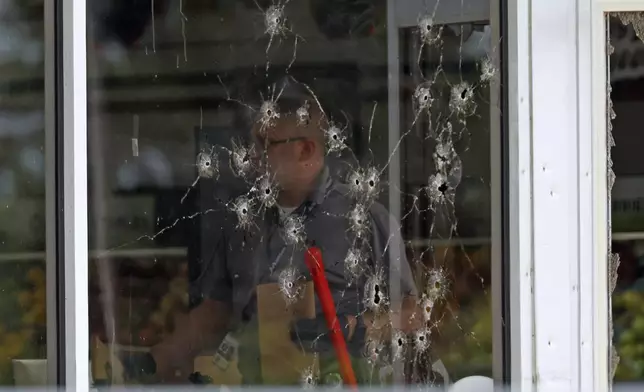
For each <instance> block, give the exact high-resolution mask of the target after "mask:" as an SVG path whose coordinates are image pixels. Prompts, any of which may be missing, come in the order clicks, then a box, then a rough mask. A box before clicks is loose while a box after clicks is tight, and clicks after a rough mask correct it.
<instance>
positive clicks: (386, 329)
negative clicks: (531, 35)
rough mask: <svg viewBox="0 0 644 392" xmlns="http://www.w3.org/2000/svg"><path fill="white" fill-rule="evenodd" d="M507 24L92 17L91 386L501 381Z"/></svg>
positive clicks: (172, 4)
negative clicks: (497, 270) (495, 307)
mask: <svg viewBox="0 0 644 392" xmlns="http://www.w3.org/2000/svg"><path fill="white" fill-rule="evenodd" d="M498 8H499V7H498V4H497V5H496V6H494V5H493V4H490V2H489V1H484V0H461V1H447V0H441V1H435V0H427V1H422V0H419V1H404V2H403V1H385V0H377V1H363V0H297V1H296V0H242V1H233V0H219V1H200V0H183V1H181V0H179V1H172V0H141V1H117V0H112V1H104V2H92V3H88V23H89V27H88V78H89V79H88V100H89V113H88V122H89V123H88V132H89V159H88V161H89V186H90V189H89V195H90V232H89V234H90V247H91V255H92V257H91V260H90V328H91V331H90V336H91V339H92V341H91V352H90V355H91V361H92V376H93V380H94V382H95V383H96V384H97V385H99V384H100V385H120V384H141V383H143V384H145V383H157V382H161V383H175V384H176V383H186V384H188V383H196V384H216V385H231V386H234V385H300V386H302V387H307V388H308V387H316V386H327V387H328V386H335V385H346V386H350V385H352V384H359V385H370V386H383V385H392V384H413V385H421V386H422V385H425V386H427V385H434V386H449V385H452V384H454V383H455V382H458V381H459V380H461V379H464V378H466V377H468V376H475V375H477V376H484V377H487V379H484V380H488V381H489V382H492V381H491V377H492V376H493V369H492V368H493V366H492V362H493V361H492V360H493V358H492V347H493V345H494V344H500V342H493V340H492V335H493V333H492V330H493V317H492V313H491V301H492V298H491V287H492V273H491V270H492V263H493V261H492V260H493V257H492V248H493V246H492V245H493V243H494V241H496V243H497V244H498V241H500V237H499V235H500V234H498V233H500V229H498V230H493V229H492V216H493V215H492V214H501V211H500V209H499V210H497V209H493V208H492V206H493V205H497V204H498V205H500V203H497V202H496V201H494V200H492V197H491V194H492V189H493V188H494V187H500V184H499V183H493V178H494V175H493V173H495V170H496V171H499V172H500V162H501V157H492V156H491V154H490V151H491V150H495V149H494V148H493V145H492V144H491V143H500V140H501V138H500V128H499V124H500V116H501V113H500V107H499V105H498V104H497V103H496V101H497V100H498V99H497V98H494V97H498V91H499V89H500V80H501V77H500V74H499V69H500V64H499V54H500V44H501V37H499V36H498V31H499V26H495V25H493V24H491V22H490V20H491V19H494V20H498V17H496V15H494V17H492V16H491V15H490V13H491V12H492V11H491V10H496V9H498ZM494 12H496V11H494ZM496 150H500V149H499V148H496ZM497 177H498V178H500V176H497ZM492 233H495V234H494V237H493V234H492ZM495 262H498V263H500V262H501V261H500V260H496V261H495ZM494 284H497V285H500V284H501V282H500V281H495V282H494ZM498 317H499V318H500V315H499V316H498ZM495 325H496V326H497V327H499V328H500V326H501V325H502V322H501V320H496V322H495ZM488 381H484V382H488Z"/></svg>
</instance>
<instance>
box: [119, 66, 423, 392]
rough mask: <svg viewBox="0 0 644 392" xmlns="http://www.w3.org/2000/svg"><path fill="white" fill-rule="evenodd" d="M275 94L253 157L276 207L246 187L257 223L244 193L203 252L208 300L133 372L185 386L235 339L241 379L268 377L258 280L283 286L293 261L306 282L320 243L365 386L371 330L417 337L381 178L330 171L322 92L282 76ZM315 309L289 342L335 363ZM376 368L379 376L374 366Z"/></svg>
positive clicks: (259, 114) (410, 285) (409, 281)
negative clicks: (378, 195)
mask: <svg viewBox="0 0 644 392" xmlns="http://www.w3.org/2000/svg"><path fill="white" fill-rule="evenodd" d="M275 91H278V92H279V98H278V99H276V102H275V105H274V106H271V105H263V106H262V103H260V104H259V105H257V107H261V109H258V110H257V111H256V112H255V113H254V115H255V116H254V124H253V127H252V140H253V142H252V143H253V148H252V151H253V152H254V154H253V158H254V159H253V161H252V162H253V163H254V168H255V169H256V172H257V173H259V175H260V176H261V174H264V173H266V174H268V176H269V177H268V178H270V179H271V181H270V184H271V186H270V187H269V188H270V189H268V192H269V193H270V192H272V194H276V195H277V196H276V199H275V200H274V201H275V203H274V205H273V204H272V203H271V198H270V197H266V195H267V190H266V189H265V188H263V187H261V186H259V187H258V186H257V185H256V184H257V182H255V181H250V183H249V185H251V188H252V186H253V185H255V191H257V190H259V191H260V193H261V194H260V195H258V194H257V192H255V193H251V194H249V198H251V199H252V200H254V201H255V202H254V203H253V204H251V205H249V208H248V210H249V211H248V213H249V215H252V216H253V217H254V219H253V221H252V224H248V225H242V224H241V223H242V222H240V219H241V218H240V217H239V210H238V208H237V207H238V205H236V204H235V202H236V201H229V202H227V203H226V207H227V209H228V210H229V211H230V214H229V215H228V218H227V219H226V222H224V223H219V222H217V225H218V227H219V228H221V231H220V233H219V235H218V237H219V238H218V239H217V240H216V241H213V244H212V252H209V253H211V254H209V255H202V256H203V257H206V256H207V257H209V262H208V265H207V267H206V268H205V270H204V271H203V274H202V278H201V279H200V282H201V283H200V291H201V293H200V294H201V295H202V296H203V300H202V301H201V303H200V304H199V305H198V306H196V307H195V308H193V309H192V310H191V311H190V312H189V313H188V314H187V315H185V316H184V317H183V318H182V319H181V320H179V321H178V322H177V323H176V324H175V329H174V331H173V333H172V334H171V335H170V336H168V337H167V338H166V339H164V341H162V342H161V343H160V344H158V345H156V346H155V347H153V348H152V350H151V352H150V355H147V356H146V357H145V358H143V359H141V358H139V359H137V360H136V361H134V362H132V360H131V358H130V359H127V360H125V362H126V363H124V365H125V368H126V372H128V373H129V375H130V376H131V377H132V376H134V377H136V375H137V374H141V373H148V374H152V373H153V374H156V375H157V376H158V377H159V378H160V379H161V380H175V381H176V380H177V377H178V379H179V380H180V379H184V380H186V382H187V380H188V374H189V373H190V372H191V371H192V365H193V361H194V358H195V357H196V356H197V355H198V354H199V353H200V352H204V351H208V350H210V352H212V350H213V349H214V348H216V347H218V346H219V345H220V344H221V342H222V340H223V339H224V338H226V339H232V340H233V341H235V342H236V344H238V345H239V348H238V358H239V364H238V367H239V371H240V373H241V375H242V378H243V383H244V384H249V385H261V384H264V381H263V380H262V375H261V370H260V369H261V363H260V353H259V344H258V340H257V330H258V329H257V328H258V320H257V313H258V297H257V295H258V290H257V289H256V288H257V287H258V286H261V285H263V284H271V283H273V284H275V283H277V284H282V285H283V284H284V283H283V282H281V283H280V276H284V275H283V274H282V273H283V272H284V271H285V270H287V269H288V270H289V271H291V270H294V271H297V272H296V275H298V276H300V277H304V279H305V280H309V281H310V274H309V272H308V269H307V266H306V264H305V259H304V258H305V252H306V247H307V246H310V244H312V243H314V244H315V246H316V247H319V248H320V249H321V252H322V257H323V263H324V266H325V273H326V277H327V280H328V282H329V286H330V289H331V292H332V296H333V300H334V302H335V307H336V311H337V313H338V320H339V322H340V326H341V327H342V332H343V334H344V337H345V340H346V342H347V346H348V350H349V353H350V355H351V356H352V358H354V359H356V360H355V361H354V370H355V373H356V376H357V378H358V380H359V382H360V383H367V382H371V381H372V379H373V377H374V376H373V374H374V372H373V368H372V367H371V365H370V366H366V365H365V364H366V361H364V357H365V353H366V352H367V350H366V348H365V346H366V344H367V340H368V336H369V333H370V328H372V329H374V328H380V327H382V325H386V326H390V327H392V328H395V329H396V330H401V331H403V332H405V333H409V332H411V331H412V330H415V329H417V328H419V327H420V326H421V325H422V316H421V315H420V314H417V312H416V311H415V310H416V304H417V291H416V287H415V284H414V279H413V277H412V273H411V269H410V266H409V264H408V261H407V259H406V257H405V247H404V245H403V241H402V238H401V235H400V232H399V226H398V224H397V223H396V222H393V219H392V217H391V215H390V214H389V213H388V212H387V211H386V209H385V208H384V207H383V206H382V205H381V204H380V203H378V202H377V201H375V200H374V198H375V196H373V193H370V192H372V190H370V188H368V187H369V186H374V185H375V186H376V187H377V179H373V178H370V179H368V180H367V178H366V177H361V178H360V179H359V178H358V177H359V176H357V175H356V176H353V177H352V181H356V180H358V182H360V181H363V182H365V183H360V184H358V182H356V184H355V185H356V186H353V187H352V185H353V184H343V183H341V182H340V181H339V180H338V179H335V178H333V176H332V175H331V174H330V170H329V167H328V158H327V150H328V146H329V144H330V143H334V142H336V141H337V139H331V140H329V138H333V135H330V134H329V132H327V131H328V129H329V120H328V118H327V115H326V114H325V113H324V110H323V108H321V107H319V106H318V104H317V102H318V101H317V97H313V96H312V95H311V94H310V93H309V90H308V89H307V88H305V87H304V86H303V85H301V84H299V83H298V82H296V81H294V80H293V79H288V80H286V81H282V83H281V84H280V85H278V86H277V89H276V90H275ZM276 96H277V95H276ZM265 103H266V102H264V104H265ZM267 106H268V109H267ZM340 141H341V139H340ZM336 146H337V145H336ZM356 173H358V172H357V171H356ZM371 180H376V181H374V183H371ZM366 182H369V183H366ZM356 206H362V207H365V217H366V220H367V221H368V222H360V219H359V218H358V222H356V216H355V211H356ZM236 208H237V209H236ZM358 209H359V208H358ZM289 217H299V218H301V219H302V220H301V222H303V227H302V228H301V229H303V230H302V232H301V233H300V234H302V233H303V236H304V239H302V238H301V237H298V238H299V240H293V238H291V239H289V238H288V235H289V233H287V232H285V227H287V226H288V225H289V224H292V222H293V220H289ZM295 221H296V222H297V221H298V220H295ZM289 222H291V223H289ZM240 226H244V227H240ZM300 234H298V235H300ZM204 241H207V239H205V240H204ZM352 252H353V253H352ZM349 254H353V255H354V256H355V255H356V254H360V255H364V256H363V257H359V258H358V260H357V262H356V263H355V266H353V267H352V266H351V265H348V264H347V263H350V262H351V260H354V259H351V258H350V257H349V256H348V255H349ZM280 274H282V275H280ZM296 280H297V281H298V282H299V281H300V280H299V278H297V279H296ZM369 281H370V282H372V283H373V282H374V281H375V282H377V283H378V285H379V286H380V287H379V289H380V290H376V291H378V292H377V293H376V296H377V297H378V298H377V299H376V300H375V301H374V300H373V299H371V298H369V297H368V296H369V295H373V293H372V292H371V291H369V289H367V286H369V284H368V282H369ZM298 282H296V283H298ZM371 286H373V284H372V285H371ZM372 288H373V287H372ZM370 293H371V294H370ZM380 299H382V301H381V300H380ZM260 302H261V301H260ZM381 305H382V306H381ZM370 306H371V307H370ZM378 309H381V311H380V312H379V311H378ZM315 313H316V315H317V316H316V317H315V318H313V319H300V320H298V321H296V322H294V324H293V325H292V326H291V332H290V334H291V339H292V342H293V343H294V344H296V345H297V346H298V347H301V348H302V349H304V350H305V351H306V352H314V353H317V354H318V356H320V357H325V358H330V359H331V360H334V359H335V353H334V349H333V346H332V344H331V342H330V339H329V334H328V329H327V325H326V322H325V319H324V316H323V314H322V312H321V308H320V304H319V301H318V299H317V298H316V300H315ZM374 314H380V318H379V320H380V321H379V322H374V321H373V320H374V318H373V315H374ZM383 320H384V323H382V321H383ZM376 324H377V325H378V326H376ZM387 336H389V337H386V338H383V339H386V340H387V341H390V340H391V334H389V335H387ZM373 354H374V353H373V352H370V355H371V356H373ZM371 359H372V360H373V359H374V358H371ZM369 363H370V364H373V362H369ZM363 365H364V366H363ZM367 368H368V369H367ZM330 369H333V366H331V367H330ZM363 369H364V370H363ZM326 372H327V373H328V374H331V373H334V372H333V371H332V370H327V371H326ZM336 373H337V371H336ZM375 374H376V376H375V377H378V376H377V374H378V372H377V371H376V372H375ZM322 376H324V375H322Z"/></svg>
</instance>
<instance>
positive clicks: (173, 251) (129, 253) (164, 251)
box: [0, 247, 188, 263]
mask: <svg viewBox="0 0 644 392" xmlns="http://www.w3.org/2000/svg"><path fill="white" fill-rule="evenodd" d="M187 253H188V251H187V249H186V248H184V247H173V248H139V249H114V250H93V251H90V252H89V257H90V258H91V259H94V258H98V257H108V256H109V257H184V256H186V255H187ZM44 259H45V252H15V253H0V263H3V262H14V261H38V260H44Z"/></svg>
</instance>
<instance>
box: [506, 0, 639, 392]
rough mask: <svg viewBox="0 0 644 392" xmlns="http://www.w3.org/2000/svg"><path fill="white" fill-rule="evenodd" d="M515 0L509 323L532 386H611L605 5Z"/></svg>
mask: <svg viewBox="0 0 644 392" xmlns="http://www.w3.org/2000/svg"><path fill="white" fill-rule="evenodd" d="M642 3H644V2H643V1H641V0H640V1H609V0H578V1H561V0H539V1H529V0H517V1H509V9H508V19H509V26H508V32H507V34H506V39H507V41H508V62H509V63H510V64H511V67H510V68H509V71H508V72H509V80H508V90H509V94H510V95H511V96H510V98H509V110H508V116H509V121H510V134H509V141H510V147H509V149H510V158H509V165H510V167H509V170H510V173H509V175H510V184H509V186H510V254H511V261H510V301H511V312H510V325H511V340H512V344H511V351H512V383H513V386H515V387H517V388H519V389H520V390H521V391H550V390H566V391H580V392H581V391H606V390H608V389H609V368H608V355H609V342H608V336H609V335H608V332H609V331H608V315H609V313H608V311H609V301H608V287H607V286H608V285H607V279H608V276H607V272H608V265H607V239H608V235H607V234H608V221H607V218H608V212H609V210H608V205H607V187H606V158H607V157H606V131H605V125H606V123H605V119H606V105H605V103H606V100H605V94H606V75H605V73H606V67H605V53H606V52H605V29H604V28H603V25H604V20H603V14H604V12H606V11H615V10H637V9H638V8H639V7H641V6H642Z"/></svg>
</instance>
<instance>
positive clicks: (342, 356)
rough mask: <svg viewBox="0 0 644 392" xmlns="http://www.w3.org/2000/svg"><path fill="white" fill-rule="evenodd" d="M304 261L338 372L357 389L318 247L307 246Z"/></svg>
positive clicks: (345, 382)
mask: <svg viewBox="0 0 644 392" xmlns="http://www.w3.org/2000/svg"><path fill="white" fill-rule="evenodd" d="M305 261H306V265H307V267H309V271H310V272H311V277H312V278H313V284H314V287H315V293H316V294H317V296H318V299H319V300H320V304H321V305H322V311H323V312H324V318H325V319H326V325H327V327H328V328H329V331H330V337H331V343H333V348H334V349H335V354H336V357H337V358H338V362H339V363H340V372H341V373H342V379H343V380H344V384H345V385H348V386H349V387H350V388H351V389H353V390H357V385H358V382H357V381H356V375H355V373H354V372H353V367H352V366H351V359H350V357H349V351H348V350H347V344H346V342H345V341H344V335H343V334H342V330H341V329H340V322H339V321H338V316H337V313H336V310H335V303H334V302H333V297H332V296H331V290H330V289H329V282H328V281H327V279H326V275H325V274H324V263H323V262H322V252H321V251H320V248H318V247H315V246H312V247H310V248H308V249H307V252H306V256H305Z"/></svg>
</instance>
